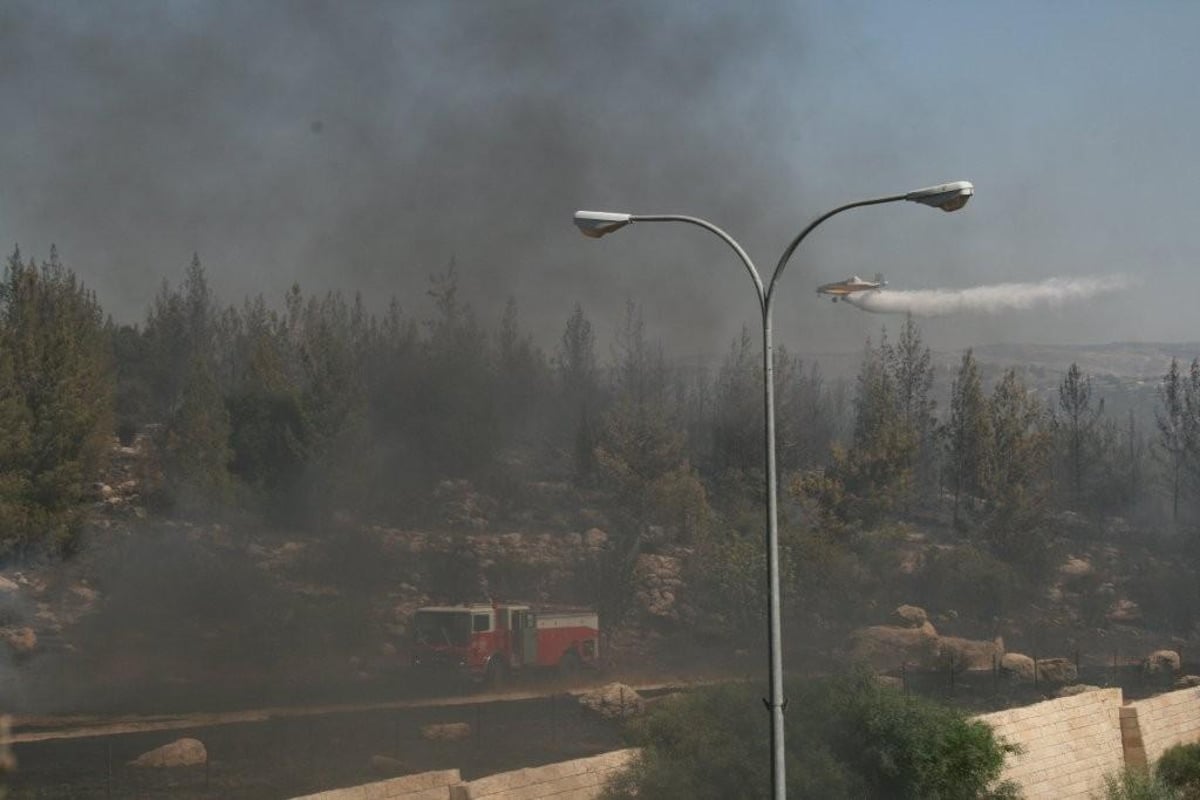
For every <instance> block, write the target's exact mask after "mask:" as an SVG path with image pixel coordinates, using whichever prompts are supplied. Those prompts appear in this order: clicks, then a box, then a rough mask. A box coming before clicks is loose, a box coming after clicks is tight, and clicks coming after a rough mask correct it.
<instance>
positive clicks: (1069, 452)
mask: <svg viewBox="0 0 1200 800" xmlns="http://www.w3.org/2000/svg"><path fill="white" fill-rule="evenodd" d="M1057 411H1058V413H1057V414H1055V416H1054V418H1053V425H1054V429H1055V433H1056V434H1057V438H1058V441H1059V447H1060V450H1061V454H1062V459H1063V462H1064V463H1065V465H1066V467H1067V472H1068V475H1069V477H1070V484H1071V499H1072V502H1073V503H1074V505H1075V508H1081V507H1082V505H1083V491H1084V485H1085V483H1086V482H1087V477H1088V474H1089V473H1090V472H1091V467H1092V465H1093V464H1094V463H1095V456H1096V455H1097V451H1098V444H1099V442H1098V440H1097V435H1098V432H1099V425H1100V421H1101V419H1102V417H1103V415H1104V400H1103V398H1101V400H1100V402H1099V403H1097V404H1096V405H1095V406H1093V405H1092V379H1091V377H1090V376H1084V375H1083V374H1082V373H1081V372H1080V370H1079V365H1078V364H1074V363H1072V364H1071V366H1070V368H1069V369H1068V370H1067V374H1066V376H1065V377H1064V378H1063V380H1062V383H1060V384H1059V386H1058V409H1057Z"/></svg>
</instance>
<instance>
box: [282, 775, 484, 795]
mask: <svg viewBox="0 0 1200 800" xmlns="http://www.w3.org/2000/svg"><path fill="white" fill-rule="evenodd" d="M461 782H462V776H461V775H460V774H459V772H458V770H456V769H444V770H439V771H437V772H421V773H418V774H416V775H405V776H404V777H402V778H392V779H390V780H386V781H376V782H375V783H364V784H361V785H359V786H350V787H348V788H346V789H331V790H329V791H328V792H318V793H317V794H306V795H304V796H303V797H297V798H294V800H393V799H394V800H447V798H448V797H449V796H450V787H451V786H456V785H458V784H460V783H461Z"/></svg>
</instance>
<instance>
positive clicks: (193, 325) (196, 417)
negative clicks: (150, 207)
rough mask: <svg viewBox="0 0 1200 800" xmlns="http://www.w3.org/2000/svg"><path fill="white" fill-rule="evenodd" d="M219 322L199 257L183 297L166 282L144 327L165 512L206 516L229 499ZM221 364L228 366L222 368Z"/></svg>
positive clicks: (190, 268)
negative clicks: (175, 508)
mask: <svg viewBox="0 0 1200 800" xmlns="http://www.w3.org/2000/svg"><path fill="white" fill-rule="evenodd" d="M219 324H220V315H219V311H218V309H217V306H216V302H215V300H214V298H213V294H212V291H211V290H210V289H209V286H208V279H207V277H206V276H205V273H204V267H203V265H202V264H201V262H200V257H199V255H198V254H193V256H192V260H191V263H190V264H189V265H188V268H187V271H186V273H185V275H184V280H183V283H182V285H181V287H180V288H179V289H178V290H172V289H171V288H170V286H169V284H167V283H166V282H164V283H163V286H162V289H161V290H160V291H159V293H158V296H157V297H156V298H155V300H154V304H153V306H152V307H151V309H150V314H149V316H148V318H147V320H146V334H145V335H146V340H147V343H148V344H147V347H148V350H149V358H150V362H151V364H152V365H153V366H152V368H151V382H152V386H153V390H154V396H155V398H156V400H157V402H156V404H155V405H156V406H157V416H158V417H159V420H160V421H161V422H162V424H163V427H162V429H161V433H160V435H159V437H158V438H159V446H160V448H161V450H162V458H163V464H164V466H165V472H166V475H165V480H166V487H165V488H166V489H167V491H168V492H169V495H168V496H167V497H165V498H164V500H165V502H166V503H167V504H179V506H180V507H181V508H182V509H184V510H185V511H187V512H189V513H206V512H208V511H211V510H212V509H214V508H215V507H217V506H220V505H222V504H225V503H227V502H229V501H230V499H231V494H230V490H231V486H232V483H231V478H230V475H229V463H230V460H231V458H232V454H231V451H230V445H229V436H230V423H229V413H228V409H227V408H226V400H225V392H226V387H225V386H222V384H221V377H222V371H223V370H224V372H225V374H226V377H227V376H228V373H229V364H228V359H227V358H226V353H225V352H223V351H222V350H221V349H220V347H219V339H218V336H219V330H218V329H219ZM223 359H224V363H223Z"/></svg>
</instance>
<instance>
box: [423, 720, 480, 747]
mask: <svg viewBox="0 0 1200 800" xmlns="http://www.w3.org/2000/svg"><path fill="white" fill-rule="evenodd" d="M421 738H422V739H426V740H428V741H431V742H461V741H463V740H464V739H470V738H471V723H469V722H444V723H441V724H433V725H422V726H421Z"/></svg>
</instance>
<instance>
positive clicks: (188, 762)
mask: <svg viewBox="0 0 1200 800" xmlns="http://www.w3.org/2000/svg"><path fill="white" fill-rule="evenodd" d="M206 761H208V751H207V750H206V749H205V747H204V742H201V741H200V740H199V739H176V740H175V741H173V742H171V743H170V744H164V745H163V746H162V747H157V748H155V749H153V750H150V751H149V752H146V753H142V754H141V755H140V756H138V757H137V758H135V759H134V760H133V761H130V762H129V766H131V767H153V768H163V767H196V766H201V765H203V764H204V763H205V762H206Z"/></svg>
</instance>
